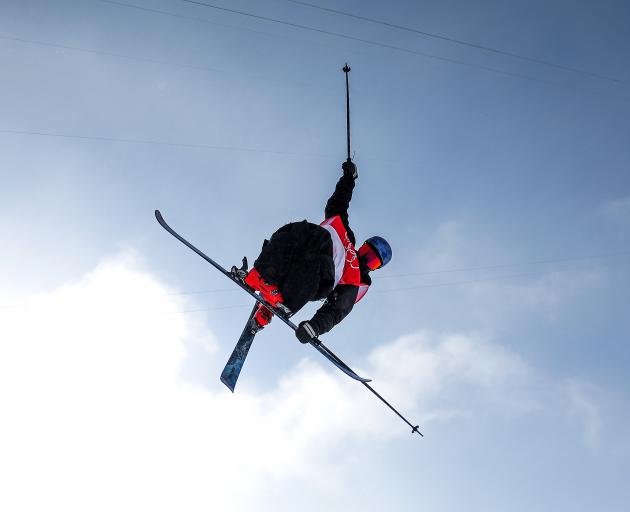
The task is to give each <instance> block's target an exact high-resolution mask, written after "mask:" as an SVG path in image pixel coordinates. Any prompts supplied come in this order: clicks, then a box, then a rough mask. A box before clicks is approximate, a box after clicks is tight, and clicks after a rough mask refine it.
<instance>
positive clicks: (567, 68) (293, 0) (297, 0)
mask: <svg viewBox="0 0 630 512" xmlns="http://www.w3.org/2000/svg"><path fill="white" fill-rule="evenodd" d="M286 1H287V2H290V3H292V4H297V5H302V6H306V7H310V8H313V9H318V10H320V11H325V12H329V13H332V14H338V15H341V16H347V17H349V18H354V19H357V20H361V21H367V22H369V23H376V24H378V25H383V26H386V27H389V28H394V29H397V30H404V31H406V32H412V33H414V34H418V35H421V36H425V37H431V38H434V39H440V40H443V41H448V42H451V43H455V44H459V45H462V46H468V47H470V48H476V49H478V50H484V51H487V52H492V53H496V54H499V55H504V56H507V57H512V58H515V59H520V60H523V61H527V62H533V63H536V64H542V65H544V66H549V67H552V68H556V69H562V70H564V71H570V72H572V73H578V74H581V75H586V76H591V77H594V78H599V79H601V80H607V81H610V82H615V83H619V84H623V83H626V82H624V81H623V80H619V79H617V78H612V77H609V76H605V75H601V74H599V73H593V72H592V71H588V70H584V69H580V68H574V67H571V66H566V65H564V64H557V63H555V62H550V61H546V60H543V59H537V58H534V57H528V56H525V55H521V54H518V53H513V52H508V51H505V50H500V49H498V48H493V47H491V46H483V45H480V44H476V43H471V42H470V41H464V40H462V39H456V38H454V37H449V36H444V35H441V34H436V33H434V32H427V31H424V30H419V29H415V28H411V27H407V26H404V25H398V24H395V23H390V22H387V21H383V20H377V19H374V18H368V17H367V16H360V15H358V14H353V13H350V12H345V11H340V10H337V9H331V8H329V7H323V6H321V5H315V4H311V3H309V2H302V1H300V0H286Z"/></svg>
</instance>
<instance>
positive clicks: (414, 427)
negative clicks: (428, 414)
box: [361, 382, 424, 437]
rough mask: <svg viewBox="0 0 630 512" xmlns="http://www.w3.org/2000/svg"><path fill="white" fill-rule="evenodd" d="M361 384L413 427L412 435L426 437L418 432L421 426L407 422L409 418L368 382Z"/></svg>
mask: <svg viewBox="0 0 630 512" xmlns="http://www.w3.org/2000/svg"><path fill="white" fill-rule="evenodd" d="M361 384H363V385H364V386H365V387H366V388H368V389H369V390H370V391H371V392H372V393H374V394H375V395H376V396H377V397H378V398H379V399H380V400H381V402H383V403H384V404H385V405H386V406H387V407H389V408H390V409H391V410H392V411H394V412H395V413H396V414H397V415H398V417H399V418H400V419H401V420H403V421H404V422H405V423H406V424H407V425H409V426H410V427H411V433H412V434H413V433H414V432H416V433H418V434H420V435H421V436H422V437H424V434H423V433H422V432H420V431H419V430H418V428H419V427H420V425H412V424H411V423H409V420H407V418H405V417H404V416H403V415H402V414H400V413H399V412H398V411H397V410H396V409H395V408H394V407H393V406H392V405H391V404H390V403H389V402H388V401H387V400H385V399H384V398H383V397H382V396H381V395H380V394H379V393H378V392H377V391H376V390H375V389H374V388H373V387H372V386H370V385H369V384H368V383H367V382H362V383H361Z"/></svg>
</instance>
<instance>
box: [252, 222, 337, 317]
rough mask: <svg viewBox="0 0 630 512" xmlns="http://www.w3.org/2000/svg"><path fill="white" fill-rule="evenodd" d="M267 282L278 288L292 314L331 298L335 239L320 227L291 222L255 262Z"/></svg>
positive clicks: (272, 237) (275, 234)
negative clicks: (311, 304) (312, 303)
mask: <svg viewBox="0 0 630 512" xmlns="http://www.w3.org/2000/svg"><path fill="white" fill-rule="evenodd" d="M254 266H255V267H256V269H257V270H258V272H260V275H261V276H262V277H263V279H264V280H265V281H267V282H268V283H271V284H275V285H277V286H278V289H279V290H280V293H281V294H282V298H283V303H284V305H285V306H287V307H288V308H289V309H290V310H291V311H292V312H293V313H295V312H297V311H298V310H300V309H301V308H302V307H303V306H304V305H305V304H306V303H307V302H309V301H311V300H320V299H323V298H325V297H326V296H328V294H329V293H330V292H331V291H332V289H333V286H334V284H335V267H334V263H333V259H332V239H331V238H330V234H329V233H328V231H326V230H325V229H324V228H322V227H321V226H318V225H317V224H312V223H310V222H307V221H305V220H304V221H302V222H292V223H290V224H286V225H284V226H282V227H281V228H280V229H278V230H277V231H276V232H275V233H274V234H273V235H272V236H271V238H270V239H269V241H268V242H267V243H265V245H263V248H262V251H261V253H260V256H258V258H257V259H256V261H255V262H254Z"/></svg>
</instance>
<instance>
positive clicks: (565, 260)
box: [168, 251, 630, 295]
mask: <svg viewBox="0 0 630 512" xmlns="http://www.w3.org/2000/svg"><path fill="white" fill-rule="evenodd" d="M627 254H630V251H619V252H614V253H608V254H600V255H597V256H575V257H570V258H554V259H545V260H533V261H525V262H521V263H506V264H502V265H485V266H478V267H463V268H461V267H460V268H450V269H442V270H433V271H428V272H413V273H407V274H390V275H384V276H381V275H379V276H378V277H377V279H378V280H380V279H388V278H400V277H412V276H426V275H435V274H446V273H455V272H469V271H476V270H498V269H502V268H510V267H512V268H513V267H524V266H529V265H540V264H559V263H569V262H572V261H587V260H593V259H604V258H614V257H616V256H622V255H627ZM541 273H544V272H542V271H537V272H530V273H522V274H513V275H509V276H493V277H487V278H481V279H478V280H477V279H475V280H466V281H454V282H447V283H434V284H426V285H418V286H412V287H403V288H392V289H389V290H376V292H379V293H380V292H381V291H382V292H385V291H388V292H389V291H398V290H407V289H412V290H414V289H419V288H433V287H440V286H454V285H459V284H468V283H476V282H479V281H488V280H490V281H491V280H495V279H508V278H509V279H512V278H515V277H521V276H530V275H540V274H541ZM238 290H239V289H238V288H215V289H207V290H194V291H184V292H175V293H169V294H168V295H203V294H207V293H227V292H232V291H238Z"/></svg>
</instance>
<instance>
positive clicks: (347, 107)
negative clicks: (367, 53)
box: [343, 62, 351, 162]
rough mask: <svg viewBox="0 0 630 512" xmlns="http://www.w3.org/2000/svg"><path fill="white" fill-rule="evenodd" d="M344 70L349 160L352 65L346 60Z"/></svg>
mask: <svg viewBox="0 0 630 512" xmlns="http://www.w3.org/2000/svg"><path fill="white" fill-rule="evenodd" d="M343 72H344V73H345V74H346V134H347V136H348V162H349V161H350V160H351V158H350V87H349V86H348V73H350V66H348V63H347V62H346V65H345V66H344V67H343Z"/></svg>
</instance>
